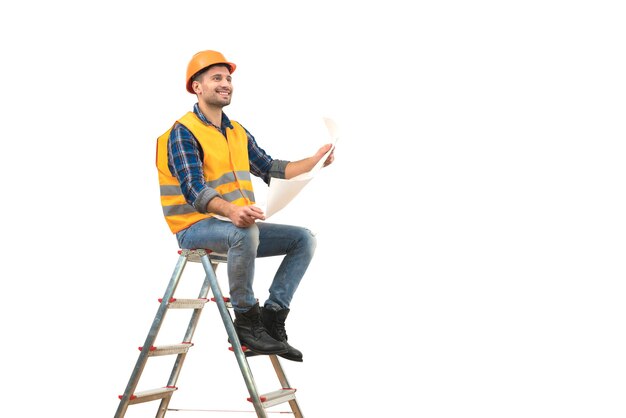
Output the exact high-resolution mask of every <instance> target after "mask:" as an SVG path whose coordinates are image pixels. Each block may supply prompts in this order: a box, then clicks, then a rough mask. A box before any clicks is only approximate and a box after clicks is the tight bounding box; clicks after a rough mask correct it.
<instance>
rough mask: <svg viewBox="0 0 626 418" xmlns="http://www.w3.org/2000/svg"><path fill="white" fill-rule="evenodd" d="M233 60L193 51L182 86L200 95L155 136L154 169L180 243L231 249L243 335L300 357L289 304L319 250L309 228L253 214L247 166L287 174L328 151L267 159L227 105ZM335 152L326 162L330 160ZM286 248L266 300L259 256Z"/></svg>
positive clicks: (266, 348) (265, 173)
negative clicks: (289, 324) (259, 284)
mask: <svg viewBox="0 0 626 418" xmlns="http://www.w3.org/2000/svg"><path fill="white" fill-rule="evenodd" d="M236 68H237V67H236V65H235V64H233V63H232V62H229V61H227V60H226V58H224V56H223V55H222V54H221V53H219V52H217V51H201V52H198V53H197V54H195V55H194V56H193V57H192V58H191V61H190V62H189V65H188V67H187V80H186V81H187V84H186V88H187V91H188V92H189V93H192V94H195V95H196V97H197V99H198V102H197V103H196V104H195V105H194V108H193V112H188V113H187V114H186V115H184V116H183V117H182V118H180V119H179V120H178V121H176V122H175V123H174V125H173V126H172V128H170V129H169V130H168V131H167V132H166V133H165V134H163V135H162V136H160V137H159V139H158V143H157V168H158V171H159V184H160V189H161V203H162V206H163V213H164V215H165V219H166V221H167V223H168V225H169V227H170V229H171V231H172V232H173V233H175V234H176V237H177V240H178V244H179V245H180V247H181V248H187V249H195V248H204V249H210V250H212V251H215V252H217V253H226V254H227V255H228V264H227V270H228V281H229V287H230V299H231V303H232V306H233V310H234V312H235V321H234V324H235V329H236V331H237V335H238V337H239V339H240V341H241V343H242V344H243V345H245V346H247V347H248V348H249V349H250V350H252V351H253V352H256V353H260V354H278V355H280V356H282V357H284V358H286V359H289V360H293V361H302V358H303V356H302V353H301V352H300V350H298V349H296V348H294V347H293V346H291V345H290V344H289V343H288V342H287V332H286V330H285V320H286V318H287V315H288V314H289V312H290V308H289V306H290V303H291V300H292V298H293V295H294V293H295V291H296V289H297V288H298V284H299V283H300V280H301V279H302V277H303V276H304V274H305V272H306V270H307V268H308V266H309V263H310V262H311V259H312V258H313V254H314V252H315V246H316V239H315V236H313V234H312V233H311V232H310V231H309V230H308V229H306V228H301V227H297V226H290V225H280V224H272V223H268V222H257V221H263V220H265V215H264V213H263V211H262V210H261V209H260V208H258V207H256V206H254V191H253V188H252V182H251V175H255V176H257V177H260V178H261V179H263V181H264V182H265V183H267V184H269V182H270V179H271V177H277V178H286V179H289V178H292V177H295V176H297V175H299V174H301V173H306V172H308V171H310V170H311V169H312V168H313V167H314V166H315V164H317V162H319V161H320V160H321V159H322V158H323V157H324V155H325V154H326V153H327V152H328V151H329V150H330V148H331V144H326V145H324V146H322V147H321V148H320V149H319V150H318V151H317V152H316V153H315V155H313V156H311V157H309V158H305V159H302V160H299V161H285V160H278V159H274V158H272V157H271V156H270V155H268V154H267V153H266V152H265V151H264V150H263V149H262V148H260V147H259V146H258V144H257V142H256V140H255V138H254V137H253V136H252V135H251V134H250V132H248V131H247V130H246V129H245V128H244V127H243V126H241V125H240V124H239V123H237V122H235V121H231V120H230V119H229V118H228V117H227V116H226V114H225V113H224V112H223V108H224V107H225V106H228V105H229V104H230V101H231V98H232V94H233V85H232V73H233V72H234V71H235V69H236ZM333 160H334V155H333V153H332V152H331V153H330V154H329V156H328V157H327V159H326V161H325V162H324V165H325V166H326V165H328V164H331V163H332V162H333ZM278 255H284V258H283V260H282V262H281V264H280V267H279V268H278V270H277V271H276V274H275V276H274V279H273V281H272V284H271V286H270V288H269V297H268V299H267V300H266V301H265V303H264V305H263V306H262V307H260V306H259V303H258V302H257V301H256V298H255V296H254V291H253V288H252V283H253V280H254V266H255V258H256V257H269V256H278Z"/></svg>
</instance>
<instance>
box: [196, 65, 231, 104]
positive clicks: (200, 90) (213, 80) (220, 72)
mask: <svg viewBox="0 0 626 418" xmlns="http://www.w3.org/2000/svg"><path fill="white" fill-rule="evenodd" d="M193 87H194V89H195V92H196V94H198V98H199V99H200V100H202V101H204V103H205V104H206V105H208V106H215V107H220V108H221V107H224V106H228V105H229V104H230V99H231V98H232V94H233V84H232V77H231V75H230V71H229V70H228V67H227V66H225V65H215V66H213V67H211V68H209V69H208V70H207V71H206V72H205V73H204V74H202V76H201V77H200V79H199V80H198V81H194V83H193Z"/></svg>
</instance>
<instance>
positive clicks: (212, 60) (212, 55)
mask: <svg viewBox="0 0 626 418" xmlns="http://www.w3.org/2000/svg"><path fill="white" fill-rule="evenodd" d="M214 64H225V65H227V66H228V68H229V69H230V72H231V74H232V73H233V72H234V71H235V68H237V66H236V65H235V64H233V63H232V62H228V61H227V60H226V58H224V55H222V54H221V53H219V52H217V51H200V52H198V53H196V54H195V55H194V56H193V57H192V58H191V61H189V65H187V91H188V92H189V93H192V94H194V91H193V89H192V88H191V79H192V78H193V76H194V75H196V73H198V71H201V70H204V69H205V68H206V67H209V66H211V65H214Z"/></svg>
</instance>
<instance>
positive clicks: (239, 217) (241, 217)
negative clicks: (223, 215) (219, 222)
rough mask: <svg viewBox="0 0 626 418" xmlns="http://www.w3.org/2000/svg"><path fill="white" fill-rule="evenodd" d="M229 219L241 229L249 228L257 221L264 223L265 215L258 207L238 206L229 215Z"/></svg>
mask: <svg viewBox="0 0 626 418" xmlns="http://www.w3.org/2000/svg"><path fill="white" fill-rule="evenodd" d="M228 218H229V219H230V220H231V221H232V222H233V224H235V226H238V227H240V228H247V227H249V226H251V225H252V224H253V223H255V222H256V220H257V219H259V220H261V221H264V220H265V214H264V213H263V211H262V210H261V209H260V208H258V207H256V206H236V207H234V208H233V210H231V211H230V213H229V214H228Z"/></svg>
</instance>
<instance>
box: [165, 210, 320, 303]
mask: <svg viewBox="0 0 626 418" xmlns="http://www.w3.org/2000/svg"><path fill="white" fill-rule="evenodd" d="M176 238H177V239H178V245H179V246H180V248H184V249H199V248H204V249H209V250H212V251H215V252H216V253H221V254H227V255H228V263H227V269H228V284H229V287H230V301H231V303H232V305H233V309H234V310H235V311H236V312H245V311H247V310H248V309H250V307H251V306H253V305H254V304H255V303H256V298H255V296H254V290H253V289H252V283H253V281H254V265H255V259H256V257H272V256H278V255H284V256H285V257H284V258H283V261H282V262H281V264H280V266H279V268H278V270H277V271H276V274H275V275H274V279H273V281H272V284H271V286H270V288H269V297H268V299H267V301H266V302H265V303H264V305H263V306H265V307H266V308H268V309H272V310H279V309H284V308H289V305H290V303H291V299H292V298H293V295H294V293H295V292H296V289H297V288H298V285H299V284H300V280H302V277H303V276H304V273H305V272H306V270H307V268H308V267H309V264H310V262H311V260H312V259H313V254H314V253H315V247H316V245H317V240H316V238H315V236H314V235H313V233H312V232H311V231H309V230H308V229H306V228H302V227H299V226H291V225H281V224H272V223H267V222H257V223H256V224H254V225H252V226H251V227H248V228H239V227H237V226H235V225H234V224H233V223H231V222H228V221H222V220H219V219H216V218H207V219H203V220H202V221H200V222H196V223H195V224H193V225H191V226H190V227H188V228H186V229H184V230H182V231H180V232H178V233H177V234H176Z"/></svg>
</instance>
